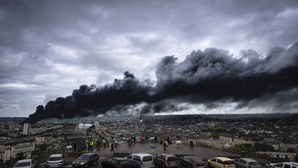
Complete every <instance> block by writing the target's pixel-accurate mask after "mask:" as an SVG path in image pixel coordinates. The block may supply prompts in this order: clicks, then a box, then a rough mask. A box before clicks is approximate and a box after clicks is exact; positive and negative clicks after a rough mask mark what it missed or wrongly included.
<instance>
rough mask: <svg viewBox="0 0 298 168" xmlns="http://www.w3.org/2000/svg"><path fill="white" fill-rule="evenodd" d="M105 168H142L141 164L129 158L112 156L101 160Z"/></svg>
mask: <svg viewBox="0 0 298 168" xmlns="http://www.w3.org/2000/svg"><path fill="white" fill-rule="evenodd" d="M101 165H102V167H103V168H119V167H121V168H140V165H139V164H138V163H137V162H136V161H134V160H129V159H127V158H119V157H118V158H117V157H115V158H112V159H108V160H104V161H102V162H101Z"/></svg>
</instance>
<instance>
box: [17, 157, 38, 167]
mask: <svg viewBox="0 0 298 168" xmlns="http://www.w3.org/2000/svg"><path fill="white" fill-rule="evenodd" d="M37 166H38V163H37V161H36V160H33V159H23V160H19V161H17V163H16V164H15V165H14V166H13V168H37Z"/></svg>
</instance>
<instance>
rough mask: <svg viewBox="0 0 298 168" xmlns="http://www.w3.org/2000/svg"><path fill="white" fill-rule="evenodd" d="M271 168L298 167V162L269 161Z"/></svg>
mask: <svg viewBox="0 0 298 168" xmlns="http://www.w3.org/2000/svg"><path fill="white" fill-rule="evenodd" d="M269 165H270V167H271V168H298V163H297V162H280V163H269Z"/></svg>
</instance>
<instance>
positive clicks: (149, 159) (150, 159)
mask: <svg viewBox="0 0 298 168" xmlns="http://www.w3.org/2000/svg"><path fill="white" fill-rule="evenodd" d="M148 161H152V156H144V157H143V162H148Z"/></svg>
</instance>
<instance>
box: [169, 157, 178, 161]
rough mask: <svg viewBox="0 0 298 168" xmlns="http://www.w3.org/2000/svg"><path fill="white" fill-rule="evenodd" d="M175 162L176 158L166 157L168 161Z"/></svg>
mask: <svg viewBox="0 0 298 168" xmlns="http://www.w3.org/2000/svg"><path fill="white" fill-rule="evenodd" d="M175 160H177V158H176V157H168V161H175Z"/></svg>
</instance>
